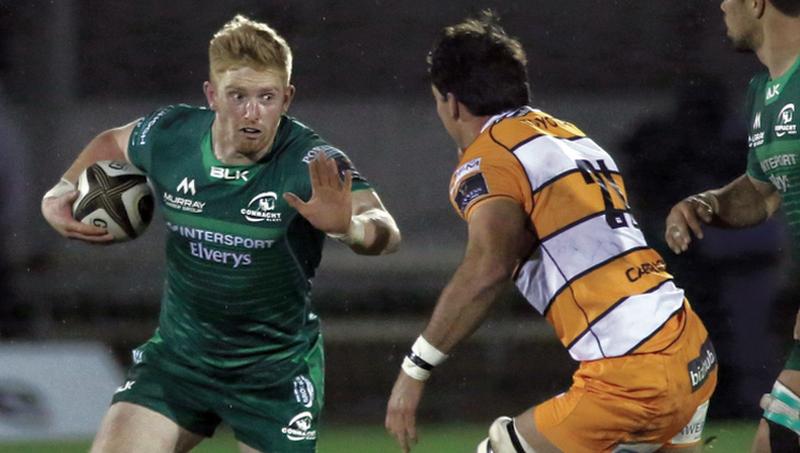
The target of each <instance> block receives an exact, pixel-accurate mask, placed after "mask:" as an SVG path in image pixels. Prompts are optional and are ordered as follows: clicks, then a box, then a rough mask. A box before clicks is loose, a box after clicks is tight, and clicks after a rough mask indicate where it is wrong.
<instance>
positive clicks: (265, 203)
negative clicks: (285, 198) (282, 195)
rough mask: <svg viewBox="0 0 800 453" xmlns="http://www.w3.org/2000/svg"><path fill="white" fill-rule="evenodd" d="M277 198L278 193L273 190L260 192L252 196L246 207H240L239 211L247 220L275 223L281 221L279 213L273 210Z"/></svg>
mask: <svg viewBox="0 0 800 453" xmlns="http://www.w3.org/2000/svg"><path fill="white" fill-rule="evenodd" d="M277 200H278V194H276V193H275V192H261V193H260V194H258V195H256V196H255V197H253V199H252V200H250V202H249V203H247V207H246V208H242V209H241V211H240V212H241V213H242V215H243V216H244V218H245V219H247V221H248V222H255V223H257V222H270V223H277V222H280V221H281V213H280V212H273V211H274V210H275V204H276V202H277Z"/></svg>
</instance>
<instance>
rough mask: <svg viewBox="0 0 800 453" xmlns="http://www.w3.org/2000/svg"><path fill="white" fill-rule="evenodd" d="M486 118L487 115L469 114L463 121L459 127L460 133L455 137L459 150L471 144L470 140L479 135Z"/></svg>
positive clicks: (472, 140)
mask: <svg viewBox="0 0 800 453" xmlns="http://www.w3.org/2000/svg"><path fill="white" fill-rule="evenodd" d="M488 119H489V117H488V116H472V115H470V116H469V118H468V119H466V120H465V121H463V122H462V124H461V128H460V134H459V136H458V138H457V139H456V144H457V145H458V148H459V149H461V150H465V149H467V148H468V147H469V145H471V144H472V142H474V141H475V140H476V139H477V138H478V136H479V135H481V129H482V128H483V125H484V124H486V121H487V120H488Z"/></svg>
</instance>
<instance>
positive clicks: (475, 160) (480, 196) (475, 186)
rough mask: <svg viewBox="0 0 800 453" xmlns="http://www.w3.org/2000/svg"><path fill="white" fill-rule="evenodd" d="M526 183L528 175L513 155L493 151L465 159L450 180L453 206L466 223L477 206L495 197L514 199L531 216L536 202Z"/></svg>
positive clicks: (503, 151) (501, 151)
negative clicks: (530, 213)
mask: <svg viewBox="0 0 800 453" xmlns="http://www.w3.org/2000/svg"><path fill="white" fill-rule="evenodd" d="M470 157H472V156H470ZM527 181H528V179H527V176H526V175H525V171H524V170H523V169H522V166H521V165H520V164H519V162H518V161H517V160H516V158H514V156H513V155H512V154H511V153H510V152H507V151H505V150H491V151H489V152H486V153H481V154H479V155H478V156H477V157H472V158H471V159H469V158H467V159H465V160H464V161H463V162H462V163H461V165H460V166H459V167H458V168H457V169H456V171H455V172H454V173H453V176H452V178H451V180H450V202H451V203H452V204H453V207H454V208H455V209H456V212H457V213H458V215H460V216H461V217H462V218H463V219H464V220H467V221H469V216H470V214H471V213H472V210H473V209H474V208H475V206H477V205H478V204H480V203H481V202H482V201H484V200H488V199H490V198H494V197H508V198H511V199H514V200H516V201H517V202H519V203H520V205H521V206H523V208H524V209H525V210H526V211H528V212H530V211H531V210H532V208H533V200H532V196H531V193H530V189H528V188H527V187H529V183H528V182H527Z"/></svg>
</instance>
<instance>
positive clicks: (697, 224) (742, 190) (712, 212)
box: [664, 175, 781, 254]
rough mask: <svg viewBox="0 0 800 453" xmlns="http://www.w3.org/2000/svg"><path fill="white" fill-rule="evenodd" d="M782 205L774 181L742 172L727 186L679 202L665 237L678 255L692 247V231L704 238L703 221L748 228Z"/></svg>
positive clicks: (668, 223) (667, 223)
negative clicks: (772, 182)
mask: <svg viewBox="0 0 800 453" xmlns="http://www.w3.org/2000/svg"><path fill="white" fill-rule="evenodd" d="M780 204H781V199H780V194H779V193H778V192H777V190H775V187H774V186H773V185H772V184H769V183H764V182H761V181H758V180H755V179H753V178H751V177H750V176H748V175H742V176H740V177H738V178H736V179H734V180H733V181H731V182H730V183H729V184H728V185H726V186H725V187H722V188H720V189H715V190H708V191H706V192H702V193H699V194H696V195H692V196H689V197H687V198H684V199H683V200H681V201H679V202H678V203H677V204H676V205H675V206H673V207H672V210H670V212H669V215H668V216H667V220H666V231H665V232H664V239H665V240H666V241H667V245H669V248H670V249H672V251H673V252H675V253H676V254H680V253H682V252H685V251H686V250H688V249H689V244H690V243H691V242H692V234H694V236H696V237H697V238H698V239H702V238H703V224H710V225H714V226H719V227H723V228H746V227H749V226H753V225H758V224H759V223H761V222H763V221H765V220H766V219H768V218H769V217H770V216H771V215H772V214H773V213H774V212H775V211H777V210H778V208H779V207H780Z"/></svg>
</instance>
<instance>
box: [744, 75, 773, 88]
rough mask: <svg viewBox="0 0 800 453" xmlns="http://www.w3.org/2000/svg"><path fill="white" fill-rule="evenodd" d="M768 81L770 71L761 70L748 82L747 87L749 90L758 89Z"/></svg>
mask: <svg viewBox="0 0 800 453" xmlns="http://www.w3.org/2000/svg"><path fill="white" fill-rule="evenodd" d="M767 82H769V73H768V72H767V71H761V72H758V73H756V74H755V75H753V77H751V78H750V81H749V82H747V88H748V89H749V90H758V89H760V88H761V87H763V86H764V85H766V83H767Z"/></svg>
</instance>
